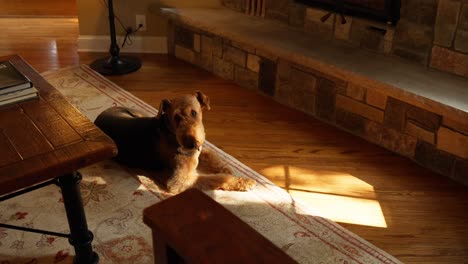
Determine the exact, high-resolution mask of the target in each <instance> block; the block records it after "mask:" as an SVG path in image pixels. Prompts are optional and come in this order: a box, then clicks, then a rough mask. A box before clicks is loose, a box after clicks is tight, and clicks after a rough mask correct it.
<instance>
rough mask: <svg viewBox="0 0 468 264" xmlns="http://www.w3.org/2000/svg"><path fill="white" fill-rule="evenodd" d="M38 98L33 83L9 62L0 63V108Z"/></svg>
mask: <svg viewBox="0 0 468 264" xmlns="http://www.w3.org/2000/svg"><path fill="white" fill-rule="evenodd" d="M37 97H39V92H38V90H37V89H36V88H34V86H33V83H32V82H31V80H29V79H28V78H27V77H26V76H24V75H23V74H22V73H21V72H20V71H18V69H16V68H15V66H14V65H13V64H11V63H10V62H9V61H2V62H0V106H4V105H9V104H14V103H18V102H21V101H26V100H30V99H33V98H37Z"/></svg>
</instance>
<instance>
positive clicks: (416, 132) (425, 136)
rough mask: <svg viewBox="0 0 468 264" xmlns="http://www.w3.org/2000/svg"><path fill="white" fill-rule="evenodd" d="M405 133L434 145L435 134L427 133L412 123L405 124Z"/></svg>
mask: <svg viewBox="0 0 468 264" xmlns="http://www.w3.org/2000/svg"><path fill="white" fill-rule="evenodd" d="M405 133H406V134H409V135H412V136H414V137H416V138H417V139H420V140H423V141H426V142H428V143H431V144H434V143H435V133H434V132H431V131H428V130H426V129H424V128H422V127H420V126H418V124H415V123H414V122H412V121H408V122H406V127H405Z"/></svg>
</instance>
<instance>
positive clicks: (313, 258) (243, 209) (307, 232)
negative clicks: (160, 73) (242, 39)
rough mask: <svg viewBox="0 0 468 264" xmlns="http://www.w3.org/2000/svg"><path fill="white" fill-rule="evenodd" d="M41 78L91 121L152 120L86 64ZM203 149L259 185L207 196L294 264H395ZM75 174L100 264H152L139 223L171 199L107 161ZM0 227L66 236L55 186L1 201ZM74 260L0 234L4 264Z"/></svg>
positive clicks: (20, 235)
mask: <svg viewBox="0 0 468 264" xmlns="http://www.w3.org/2000/svg"><path fill="white" fill-rule="evenodd" d="M43 76H44V77H45V78H46V79H47V80H48V81H49V82H50V83H51V84H52V85H54V86H55V87H56V88H57V89H59V90H60V91H61V92H62V93H63V94H64V95H65V97H66V98H67V99H68V100H69V101H70V102H71V103H72V104H74V105H75V106H76V107H77V108H78V109H79V110H80V111H81V112H82V113H83V114H84V115H86V116H87V117H88V118H89V119H90V120H92V121H94V119H95V118H96V116H97V115H98V114H99V113H100V112H102V111H103V110H104V109H106V108H108V107H111V106H116V105H122V106H128V107H132V108H135V109H138V110H140V111H143V112H146V113H147V114H148V115H155V114H156V113H157V110H156V109H154V108H153V107H151V106H150V105H148V104H146V103H145V102H143V101H142V100H140V99H138V98H136V97H135V96H133V95H131V94H130V93H128V92H126V91H125V90H123V89H122V88H120V87H118V86H117V85H115V84H114V83H112V82H110V81H109V80H108V79H106V78H104V77H103V76H101V75H99V74H97V73H96V72H94V71H93V70H91V69H90V68H89V67H87V66H85V65H81V66H73V67H68V68H64V69H61V70H58V71H53V72H46V73H43ZM213 111H216V109H213ZM207 138H208V139H209V135H207ZM205 147H206V148H211V149H213V150H215V151H216V152H217V153H218V154H219V155H220V156H221V157H222V158H223V159H224V160H226V161H227V162H229V164H230V165H231V166H232V167H233V168H234V170H235V174H236V175H244V176H246V177H250V178H252V179H255V180H256V181H257V183H258V184H257V186H256V187H255V189H254V190H252V191H249V192H226V191H207V192H206V193H207V194H208V195H209V196H211V197H212V198H213V199H215V200H216V201H217V202H219V203H220V204H222V205H223V206H224V207H226V208H227V209H228V210H230V211H231V212H233V213H234V214H235V215H237V216H238V217H240V218H241V219H242V220H243V221H245V222H246V223H247V224H249V225H250V226H252V227H253V228H254V229H256V230H257V231H258V232H260V233H261V234H262V235H264V236H265V237H266V238H267V239H269V240H270V241H272V242H273V243H274V244H275V245H277V246H278V247H279V248H281V249H282V250H284V251H285V252H286V253H287V254H289V255H290V256H291V257H292V258H294V259H295V260H296V261H298V262H299V263H400V262H399V261H398V260H397V259H396V258H394V257H393V256H391V255H389V254H388V253H386V252H384V251H383V250H381V249H379V248H377V247H375V246H374V245H372V244H370V243H369V242H367V241H365V240H364V239H362V238H360V237H358V236H357V235H355V234H353V233H351V232H350V231H348V230H346V229H344V228H343V227H341V226H340V225H338V224H336V223H334V222H332V221H330V220H328V219H325V218H323V217H320V212H317V211H315V210H314V208H311V206H310V205H308V206H306V205H304V204H303V203H301V201H298V200H294V199H292V197H291V196H290V195H289V194H288V193H287V192H286V191H284V190H283V189H281V188H279V187H277V186H276V185H274V184H273V183H272V182H270V181H269V180H268V179H266V178H265V177H263V176H262V175H260V174H258V173H256V172H255V171H253V170H252V169H250V168H248V167H247V166H245V165H244V164H242V163H240V162H239V161H237V160H236V159H234V158H233V157H232V156H230V155H228V154H226V153H224V152H223V151H221V150H220V149H218V148H217V147H216V146H214V145H212V144H210V143H209V142H206V144H205ZM80 172H81V173H82V175H83V181H82V184H81V188H82V195H83V201H84V204H85V210H86V215H87V219H88V225H89V228H90V229H91V231H92V232H93V233H94V242H93V245H94V249H95V251H96V252H97V253H98V254H99V256H100V262H101V263H139V264H144V263H148V264H149V263H153V256H152V240H151V231H150V229H149V228H148V227H147V226H145V225H144V224H143V221H142V211H143V209H144V208H145V207H148V206H150V205H152V204H154V203H157V202H159V201H161V200H163V199H165V198H167V197H168V196H169V195H168V194H167V193H165V192H164V191H162V190H160V189H159V188H158V186H157V185H155V184H154V182H153V181H152V180H151V179H150V178H148V177H146V176H145V173H144V172H138V171H132V170H129V169H128V168H125V167H123V166H120V165H119V164H117V163H115V162H114V161H111V160H108V161H105V162H101V163H98V164H95V165H93V166H90V167H87V168H84V169H82V170H81V171H80ZM51 201H55V202H54V203H51ZM0 222H3V223H9V224H15V225H21V226H27V227H34V228H42V229H48V230H53V231H58V232H68V227H67V222H66V217H65V212H64V209H63V204H62V201H61V194H60V191H59V189H58V188H57V187H55V186H48V187H46V188H42V189H39V190H36V191H34V192H31V193H28V194H26V195H23V196H20V197H17V198H14V199H11V200H8V201H6V202H2V203H1V204H0ZM200 239H203V238H200ZM226 239H229V238H226ZM195 243H196V242H195ZM73 254H74V251H73V249H72V248H71V246H70V245H69V244H68V241H67V239H64V238H59V237H53V236H48V235H39V234H33V233H25V232H20V231H15V230H7V229H0V263H2V264H3V263H72V260H73Z"/></svg>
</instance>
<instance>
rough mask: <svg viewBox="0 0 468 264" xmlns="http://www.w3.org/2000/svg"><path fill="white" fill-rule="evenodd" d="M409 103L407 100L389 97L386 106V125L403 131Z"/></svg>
mask: <svg viewBox="0 0 468 264" xmlns="http://www.w3.org/2000/svg"><path fill="white" fill-rule="evenodd" d="M407 109H408V105H407V104H406V103H405V102H402V101H400V100H397V99H395V98H393V97H388V99H387V107H386V108H385V116H384V125H385V127H388V128H393V129H395V130H397V131H403V129H404V127H405V121H406V118H405V116H406V111H407Z"/></svg>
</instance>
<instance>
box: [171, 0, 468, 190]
mask: <svg viewBox="0 0 468 264" xmlns="http://www.w3.org/2000/svg"><path fill="white" fill-rule="evenodd" d="M251 1H256V0H249V1H244V0H242V1H237V0H224V5H225V7H228V8H220V9H208V8H205V9H203V8H201V9H183V8H179V9H164V8H163V9H162V13H163V14H165V15H166V16H167V17H168V18H169V20H168V21H169V26H168V51H169V53H170V54H174V55H175V56H176V57H177V58H180V59H182V60H185V61H187V62H190V63H192V64H194V65H197V66H199V67H201V68H204V69H206V70H207V71H210V72H213V73H214V74H216V75H218V76H220V77H222V78H224V79H228V80H232V81H234V82H235V83H237V84H239V85H240V86H243V87H247V88H250V89H255V90H257V91H258V92H260V93H262V94H264V95H266V96H270V97H271V98H272V99H274V100H276V101H278V102H280V103H282V104H284V105H287V106H289V107H292V108H295V109H297V110H300V111H303V112H305V113H307V114H309V115H311V116H314V117H316V118H318V119H320V120H322V121H324V122H327V123H329V124H332V125H334V126H336V127H338V128H340V129H343V130H346V131H348V132H350V133H352V134H355V135H357V136H359V137H362V138H364V139H366V140H368V141H370V142H373V143H375V144H377V145H380V146H382V147H384V148H386V149H389V150H391V151H393V152H395V153H398V154H400V155H402V156H405V157H408V158H410V159H412V160H414V161H416V162H417V163H419V164H421V165H422V166H425V167H427V168H429V169H431V170H433V171H436V172H438V173H440V174H442V175H445V176H448V177H451V178H453V179H454V180H457V181H459V182H463V183H465V184H468V78H467V77H468V55H467V54H466V52H467V51H468V49H467V50H465V49H464V48H463V47H462V46H463V45H462V46H460V44H456V43H459V42H457V38H458V37H459V35H460V36H461V37H462V38H463V35H464V33H463V32H465V24H466V23H468V13H467V15H466V16H464V15H461V13H463V14H464V12H465V13H466V12H468V4H467V3H465V4H463V5H461V3H460V1H455V2H458V3H459V5H458V6H457V5H456V6H455V7H456V14H459V15H460V21H458V18H457V21H456V23H455V24H453V26H450V25H452V24H451V23H448V22H450V21H449V19H447V12H448V13H449V14H451V12H453V11H454V10H452V9H451V8H447V5H448V6H451V4H452V2H453V1H452V0H447V1H446V0H439V1H438V3H439V4H438V5H437V1H436V0H434V1H432V0H430V1H427V0H421V1H419V0H408V1H404V3H402V5H403V6H402V8H401V15H402V17H401V19H400V21H399V22H398V24H397V25H396V26H392V25H388V24H387V23H381V22H377V21H374V20H365V19H362V18H358V17H351V16H346V20H347V23H346V24H341V23H338V22H340V21H339V20H340V19H339V15H336V14H331V15H330V17H329V18H328V20H326V21H324V22H322V20H321V18H322V17H323V16H324V15H326V14H328V11H326V10H322V9H317V8H311V7H307V6H305V5H302V4H298V3H297V2H295V1H293V0H290V1H286V0H275V1H273V0H257V1H260V3H259V4H254V5H246V3H247V2H248V3H250V4H251ZM449 2H450V3H449ZM249 6H250V7H251V6H257V7H258V6H261V7H262V9H263V7H265V8H264V10H261V12H259V13H257V12H251V10H249V8H248V7H249ZM410 9H411V10H412V11H411V15H409V12H410V11H409V10H410ZM415 10H416V11H415ZM252 13H253V14H254V15H246V14H252ZM259 14H260V15H259ZM439 14H444V15H440V17H439ZM337 18H338V19H337ZM446 22H447V23H446ZM439 24H440V25H439ZM438 27H441V28H444V29H445V30H444V32H445V33H447V32H448V31H447V29H452V31H453V34H452V35H450V34H445V35H440V34H441V33H440V31H439V30H441V29H438ZM460 32H461V33H460ZM439 38H440V39H439ZM442 39H444V40H445V41H447V43H449V44H448V45H445V46H444V45H440V44H439V42H438V40H442ZM459 41H460V40H459ZM463 42H464V41H463ZM464 43H465V42H464ZM431 67H432V68H436V69H440V70H442V71H447V72H450V73H445V72H442V71H439V70H434V69H431ZM456 74H458V75H460V76H457V75H456Z"/></svg>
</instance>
